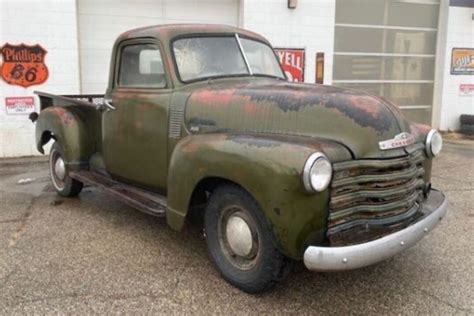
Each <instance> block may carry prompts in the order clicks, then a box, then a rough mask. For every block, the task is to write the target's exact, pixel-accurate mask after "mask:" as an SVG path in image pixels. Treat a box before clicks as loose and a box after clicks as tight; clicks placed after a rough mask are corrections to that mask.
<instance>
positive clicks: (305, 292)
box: [0, 140, 474, 315]
mask: <svg viewBox="0 0 474 316" xmlns="http://www.w3.org/2000/svg"><path fill="white" fill-rule="evenodd" d="M433 172H434V174H433V185H434V187H437V188H439V189H441V190H443V191H444V192H445V193H446V194H447V196H448V199H449V203H450V206H449V211H448V215H447V216H446V217H445V219H444V220H443V221H442V222H441V224H440V225H439V226H438V228H437V229H435V230H434V231H433V232H432V233H431V234H430V235H429V236H428V237H427V238H425V239H424V240H422V241H421V242H420V243H419V244H417V245H416V246H415V247H413V248H411V249H409V250H407V251H405V252H404V253H402V254H400V255H398V256H396V257H395V258H393V259H391V260H388V261H386V262H383V263H380V264H377V265H374V266H371V267H367V268H364V269H360V270H356V271H351V272H344V273H326V274H321V273H311V272H308V271H306V270H305V269H304V267H303V266H302V265H297V266H296V268H295V271H294V272H293V273H292V274H291V275H290V276H289V278H288V279H287V280H285V281H284V282H282V283H281V284H279V285H278V286H277V287H276V288H274V289H273V290H271V291H269V292H267V293H264V294H261V295H256V296H255V295H248V294H245V293H243V292H241V291H239V290H238V289H236V288H233V287H232V286H230V285H228V284H227V283H226V282H225V281H223V280H222V279H221V278H220V277H219V275H218V273H217V272H216V271H215V270H214V269H213V267H212V265H211V264H210V262H209V261H208V259H207V255H206V251H205V242H204V239H203V237H202V236H201V234H200V232H199V230H198V229H196V228H192V227H190V228H186V229H185V230H184V231H183V232H181V233H178V232H174V231H172V230H171V229H169V228H168V227H167V226H166V223H165V222H164V220H162V219H157V218H154V217H151V216H148V215H145V214H142V213H140V212H137V211H135V210H133V209H131V208H130V207H128V206H126V205H125V204H123V203H121V202H118V201H115V200H113V199H111V198H109V197H108V196H107V195H105V194H104V193H102V192H101V191H99V190H96V189H94V188H89V187H88V188H85V190H84V191H83V193H82V194H81V195H80V197H79V198H74V199H64V198H60V197H58V196H57V195H56V194H55V193H54V192H53V188H52V186H51V184H50V182H49V178H48V171H47V163H46V161H45V160H44V159H38V158H28V159H24V158H23V159H7V160H0V314H12V313H26V314H32V313H41V314H43V313H60V314H64V313H68V314H69V313H73V314H84V313H87V314H90V313H118V312H125V313H179V314H182V313H212V314H223V313H231V314H242V313H259V312H263V313H305V314H310V313H311V314H323V313H329V314H347V313H353V314H380V313H383V314H402V313H403V314H442V315H448V314H449V315H451V314H474V269H473V267H474V251H473V250H474V248H473V246H472V242H473V240H474V239H473V237H474V232H473V227H474V210H473V204H474V203H473V202H474V195H473V193H474V141H469V140H449V141H447V143H446V144H445V148H444V151H443V153H442V155H441V156H440V157H439V159H437V160H436V161H435V163H434V171H433ZM27 178H30V179H31V182H28V181H27V183H24V184H18V180H20V179H27Z"/></svg>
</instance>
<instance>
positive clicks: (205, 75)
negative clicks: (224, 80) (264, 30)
mask: <svg viewBox="0 0 474 316" xmlns="http://www.w3.org/2000/svg"><path fill="white" fill-rule="evenodd" d="M173 52H174V56H175V59H176V65H177V67H178V72H179V76H180V78H181V80H182V81H184V82H189V81H195V80H202V79H210V78H216V77H232V76H250V75H254V76H267V77H275V78H279V79H285V76H284V75H283V72H282V71H281V68H280V64H279V63H278V60H277V59H276V56H275V54H274V53H273V50H272V49H271V47H270V46H268V45H266V44H263V43H261V42H258V41H255V40H251V39H247V38H239V37H238V36H232V37H231V36H227V37H223V36H221V37H215V36H214V37H191V38H182V39H178V40H176V41H175V42H174V43H173Z"/></svg>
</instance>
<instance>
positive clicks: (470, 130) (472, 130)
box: [461, 124, 474, 135]
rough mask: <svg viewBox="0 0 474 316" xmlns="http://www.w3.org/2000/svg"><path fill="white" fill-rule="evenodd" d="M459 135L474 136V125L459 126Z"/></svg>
mask: <svg viewBox="0 0 474 316" xmlns="http://www.w3.org/2000/svg"><path fill="white" fill-rule="evenodd" d="M461 133H463V134H466V135H474V125H467V124H461Z"/></svg>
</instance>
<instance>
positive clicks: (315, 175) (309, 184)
mask: <svg viewBox="0 0 474 316" xmlns="http://www.w3.org/2000/svg"><path fill="white" fill-rule="evenodd" d="M331 178H332V166H331V163H330V162H329V160H328V159H327V158H326V156H325V155H324V154H322V153H320V152H316V153H314V154H312V155H311V156H309V158H308V160H307V161H306V164H305V166H304V170H303V183H304V187H305V189H306V190H307V191H309V192H321V191H324V190H325V189H326V188H327V187H328V186H329V183H330V182H331Z"/></svg>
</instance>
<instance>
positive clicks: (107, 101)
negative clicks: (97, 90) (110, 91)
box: [104, 98, 117, 111]
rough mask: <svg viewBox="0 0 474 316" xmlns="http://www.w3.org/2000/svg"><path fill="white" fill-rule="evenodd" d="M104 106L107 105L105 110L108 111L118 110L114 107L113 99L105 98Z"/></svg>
mask: <svg viewBox="0 0 474 316" xmlns="http://www.w3.org/2000/svg"><path fill="white" fill-rule="evenodd" d="M104 105H105V110H106V111H110V110H115V109H117V108H116V107H115V106H113V104H112V99H105V98H104Z"/></svg>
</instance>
